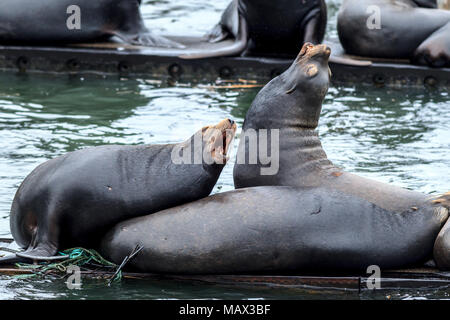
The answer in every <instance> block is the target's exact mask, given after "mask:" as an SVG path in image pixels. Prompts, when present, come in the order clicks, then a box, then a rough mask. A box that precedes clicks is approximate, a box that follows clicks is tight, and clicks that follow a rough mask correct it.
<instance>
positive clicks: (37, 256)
mask: <svg viewBox="0 0 450 320" xmlns="http://www.w3.org/2000/svg"><path fill="white" fill-rule="evenodd" d="M56 253H57V251H56V250H54V249H51V246H48V245H46V244H45V243H39V246H38V247H36V248H33V249H31V250H26V251H24V252H17V253H15V254H13V255H8V256H6V257H3V258H0V265H8V264H9V265H11V264H14V263H18V262H30V260H31V261H52V260H64V259H67V258H68V256H66V255H60V256H56V255H55V254H56Z"/></svg>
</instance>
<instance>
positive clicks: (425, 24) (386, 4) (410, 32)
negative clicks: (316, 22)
mask: <svg viewBox="0 0 450 320" xmlns="http://www.w3.org/2000/svg"><path fill="white" fill-rule="evenodd" d="M418 21H420V23H417V22H418ZM449 22H450V12H449V11H447V10H441V9H437V3H436V0H414V1H413V0H344V2H343V3H342V6H341V9H340V11H339V14H338V24H337V27H338V34H339V39H340V41H341V43H342V46H343V47H344V49H345V51H346V52H347V53H349V54H353V55H358V56H365V57H378V58H388V59H411V60H412V61H413V62H416V63H421V64H427V65H430V66H432V67H436V66H441V65H446V64H448V63H449V61H450V60H446V61H445V63H444V62H443V61H442V59H448V57H449V56H450V46H448V42H449V41H450V40H449V39H450V33H449V32H448V30H449V29H448V27H444V26H446V25H447V24H448V23H449ZM377 24H378V25H377ZM441 28H442V30H441V32H439V31H438V30H439V29H441ZM435 32H437V34H435ZM430 37H431V39H430V40H429V41H428V40H427V39H429V38H430ZM439 41H444V42H446V43H447V44H446V45H440V44H439ZM424 55H425V56H426V58H423V56H424Z"/></svg>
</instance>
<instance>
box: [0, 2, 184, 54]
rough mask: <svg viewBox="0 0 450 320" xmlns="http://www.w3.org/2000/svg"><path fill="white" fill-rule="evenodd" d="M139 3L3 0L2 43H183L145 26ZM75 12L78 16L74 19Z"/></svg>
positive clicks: (0, 29) (1, 6)
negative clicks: (154, 32) (116, 39)
mask: <svg viewBox="0 0 450 320" xmlns="http://www.w3.org/2000/svg"><path fill="white" fill-rule="evenodd" d="M140 4H141V0H95V1H91V0H39V1H36V0H2V1H1V2H0V43H1V44H11V43H13V44H27V45H29V44H52V45H55V44H56V45H58V44H67V43H79V42H89V41H101V40H105V39H108V38H110V37H112V36H117V37H119V38H120V39H122V40H123V41H125V42H126V43H129V44H134V45H144V46H157V47H181V46H180V45H179V44H177V43H175V42H173V41H171V40H168V39H166V38H164V37H161V36H157V35H154V34H152V33H151V32H150V31H149V30H148V29H147V28H146V27H145V25H144V21H143V19H142V16H141V13H140V11H139V6H140ZM74 15H78V16H79V19H78V20H73V19H75V16H74ZM72 18H73V19H72ZM75 22H79V25H78V26H77V25H76V23H75ZM69 26H70V28H69Z"/></svg>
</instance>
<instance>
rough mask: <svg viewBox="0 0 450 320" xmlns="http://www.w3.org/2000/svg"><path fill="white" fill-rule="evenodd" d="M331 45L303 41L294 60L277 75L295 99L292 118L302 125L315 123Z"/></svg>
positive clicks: (327, 75) (324, 88) (325, 85)
mask: <svg viewBox="0 0 450 320" xmlns="http://www.w3.org/2000/svg"><path fill="white" fill-rule="evenodd" d="M330 54H331V49H330V48H329V47H328V46H327V45H324V44H319V45H313V44H311V43H309V42H307V43H305V44H304V45H303V47H302V49H301V51H300V53H299V54H298V56H297V58H296V59H295V61H294V62H293V63H292V65H291V66H290V67H289V69H287V70H286V71H285V72H284V73H283V74H282V75H280V78H281V80H282V83H283V90H284V93H285V94H286V95H288V96H290V98H289V99H290V100H292V99H293V100H294V101H295V104H296V106H295V110H294V111H295V118H296V120H298V121H300V123H299V124H300V126H301V127H307V128H315V127H317V125H318V122H319V117H320V112H321V111H322V102H323V99H324V98H325V95H326V93H327V91H328V86H329V83H330V77H331V71H330V68H329V66H328V59H329V57H330Z"/></svg>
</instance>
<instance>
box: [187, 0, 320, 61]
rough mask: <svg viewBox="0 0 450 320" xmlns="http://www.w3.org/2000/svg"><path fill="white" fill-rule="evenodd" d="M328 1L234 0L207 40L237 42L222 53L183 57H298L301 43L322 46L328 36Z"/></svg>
mask: <svg viewBox="0 0 450 320" xmlns="http://www.w3.org/2000/svg"><path fill="white" fill-rule="evenodd" d="M326 24H327V7H326V4H325V1H324V0H277V1H272V0H233V1H232V2H231V3H230V4H229V6H228V7H227V8H226V9H225V11H224V13H223V15H222V18H221V20H220V22H219V24H217V25H216V26H215V27H214V29H213V30H212V31H211V32H210V33H209V34H208V35H207V41H210V42H219V41H221V40H224V39H226V38H230V37H231V38H234V39H236V41H235V43H234V45H233V46H231V47H228V48H224V49H220V50H218V51H210V52H200V53H198V54H195V53H194V54H189V55H183V56H182V57H183V58H191V59H193V58H209V57H218V56H233V55H247V56H250V55H251V56H277V57H283V56H284V57H295V55H296V54H297V52H298V51H299V49H300V48H299V47H298V46H299V44H300V46H301V44H302V43H303V42H313V43H320V42H321V41H322V40H323V38H324V35H325V28H326Z"/></svg>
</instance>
